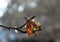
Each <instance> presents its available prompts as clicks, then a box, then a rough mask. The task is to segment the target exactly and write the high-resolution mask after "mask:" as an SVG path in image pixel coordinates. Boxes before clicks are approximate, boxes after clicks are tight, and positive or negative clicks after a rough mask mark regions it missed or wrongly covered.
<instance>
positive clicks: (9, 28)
mask: <svg viewBox="0 0 60 42" xmlns="http://www.w3.org/2000/svg"><path fill="white" fill-rule="evenodd" d="M33 18H35V16H33V17H31V18H30V19H29V20H28V21H27V22H26V23H28V22H29V21H30V20H32V19H33ZM26 23H24V24H23V25H22V26H20V27H18V28H13V27H7V26H3V25H0V27H3V28H6V29H8V30H9V31H10V30H11V29H14V30H18V31H20V32H21V33H27V32H26V31H22V30H20V29H21V28H22V27H24V26H25V25H26Z"/></svg>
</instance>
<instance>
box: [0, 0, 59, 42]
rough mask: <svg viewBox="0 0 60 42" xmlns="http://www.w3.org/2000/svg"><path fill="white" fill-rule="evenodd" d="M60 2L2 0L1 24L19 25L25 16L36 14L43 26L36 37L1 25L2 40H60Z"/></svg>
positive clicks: (57, 41) (22, 22)
mask: <svg viewBox="0 0 60 42" xmlns="http://www.w3.org/2000/svg"><path fill="white" fill-rule="evenodd" d="M59 4H60V0H0V25H4V26H10V27H19V26H21V25H23V24H24V23H25V20H24V17H26V16H28V17H30V16H36V18H35V20H37V21H39V22H40V23H41V26H42V27H41V28H42V30H41V31H38V32H36V34H37V37H36V38H29V37H28V36H27V35H26V34H23V33H21V32H18V31H16V30H11V31H9V30H7V29H4V28H2V27H0V42H60V20H59V19H60V5H59ZM23 28H24V27H23Z"/></svg>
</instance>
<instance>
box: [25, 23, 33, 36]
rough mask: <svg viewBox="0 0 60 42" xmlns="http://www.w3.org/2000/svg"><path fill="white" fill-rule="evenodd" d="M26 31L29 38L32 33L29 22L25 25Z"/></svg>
mask: <svg viewBox="0 0 60 42" xmlns="http://www.w3.org/2000/svg"><path fill="white" fill-rule="evenodd" d="M26 31H27V34H28V36H29V37H31V36H32V34H33V33H32V25H31V23H30V22H28V23H27V24H26Z"/></svg>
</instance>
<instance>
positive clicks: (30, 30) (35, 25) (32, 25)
mask: <svg viewBox="0 0 60 42" xmlns="http://www.w3.org/2000/svg"><path fill="white" fill-rule="evenodd" d="M29 19H30V18H29V17H25V21H28V20H29ZM25 28H26V32H27V35H28V36H29V37H31V36H32V35H33V34H35V32H36V31H40V30H41V24H40V23H39V22H37V21H36V20H35V19H32V20H30V21H29V22H27V23H26V25H25Z"/></svg>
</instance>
